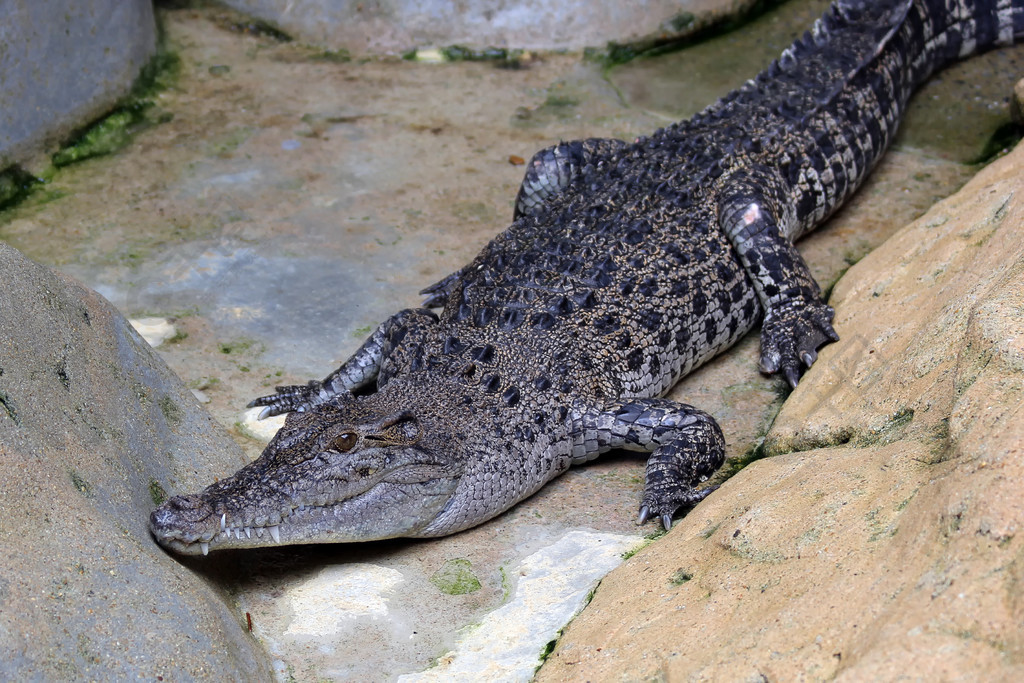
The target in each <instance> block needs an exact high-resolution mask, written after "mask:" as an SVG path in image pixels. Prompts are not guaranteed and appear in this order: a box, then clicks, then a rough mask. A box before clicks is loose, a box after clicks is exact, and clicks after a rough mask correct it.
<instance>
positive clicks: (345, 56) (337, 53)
mask: <svg viewBox="0 0 1024 683" xmlns="http://www.w3.org/2000/svg"><path fill="white" fill-rule="evenodd" d="M313 61H314V62H331V63H334V64H344V63H346V62H351V61H352V55H350V54H349V52H348V50H345V49H341V50H323V51H321V52H318V53H317V54H315V55H313Z"/></svg>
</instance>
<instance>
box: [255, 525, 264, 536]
mask: <svg viewBox="0 0 1024 683" xmlns="http://www.w3.org/2000/svg"><path fill="white" fill-rule="evenodd" d="M256 536H257V537H258V538H263V527H261V526H258V527H256Z"/></svg>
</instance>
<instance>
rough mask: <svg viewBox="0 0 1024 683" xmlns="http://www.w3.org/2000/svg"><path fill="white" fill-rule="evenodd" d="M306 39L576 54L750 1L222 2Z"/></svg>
mask: <svg viewBox="0 0 1024 683" xmlns="http://www.w3.org/2000/svg"><path fill="white" fill-rule="evenodd" d="M224 4H226V5H230V6H231V7H234V8H235V9H238V10H241V11H243V12H247V13H249V14H251V15H253V16H256V17H259V18H260V19H263V20H265V21H268V22H270V23H272V24H274V25H275V26H277V27H279V28H280V29H281V30H283V31H285V32H286V33H288V34H289V35H292V36H293V37H296V38H299V39H300V40H302V41H303V42H307V43H312V44H314V45H320V46H323V47H328V48H331V49H342V48H343V49H347V50H350V51H352V52H353V53H357V54H363V53H377V54H379V53H389V52H391V53H394V52H404V51H406V50H409V49H411V48H414V47H423V46H448V45H453V44H460V45H466V46H469V47H473V48H485V47H512V48H526V49H547V50H551V49H569V50H578V49H582V48H584V47H587V46H595V45H603V44H604V43H606V42H608V41H612V40H615V41H628V40H638V39H640V38H645V37H649V36H652V35H665V34H667V33H672V34H675V33H679V32H685V31H688V30H690V29H691V28H696V27H698V26H700V25H702V24H704V23H705V22H707V21H709V20H713V18H717V17H719V16H721V15H723V14H730V13H733V12H742V11H744V10H745V9H746V8H748V7H749V6H751V5H752V4H753V3H752V2H750V1H749V0H739V1H737V2H723V1H722V0H647V1H645V2H632V3H628V2H615V1H614V0H603V1H602V2H587V1H585V0H470V1H468V2H447V1H445V0H376V1H373V2H363V1H359V0H308V1H307V2H302V3H296V2H291V1H289V0H224Z"/></svg>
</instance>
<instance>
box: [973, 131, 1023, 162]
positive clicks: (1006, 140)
mask: <svg viewBox="0 0 1024 683" xmlns="http://www.w3.org/2000/svg"><path fill="white" fill-rule="evenodd" d="M1020 139H1021V127H1020V126H1018V125H1017V124H1016V123H1014V122H1013V121H1007V122H1006V123H1004V124H1003V125H1001V126H999V128H997V129H996V130H995V132H994V133H992V136H991V137H989V139H988V140H987V141H986V142H985V146H984V147H983V148H982V150H981V153H980V154H979V155H978V156H977V158H975V159H973V160H972V161H971V162H970V163H974V164H986V163H988V162H990V161H994V160H995V159H997V158H998V157H1000V156H1002V155H1003V154H1005V153H1006V152H1008V151H1010V150H1011V149H1013V147H1014V146H1015V145H1016V144H1017V143H1018V142H1020Z"/></svg>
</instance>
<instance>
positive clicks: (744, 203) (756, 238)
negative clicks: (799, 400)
mask: <svg viewBox="0 0 1024 683" xmlns="http://www.w3.org/2000/svg"><path fill="white" fill-rule="evenodd" d="M772 205H773V203H772V202H770V201H768V200H767V198H766V197H765V196H764V195H763V194H762V193H760V192H758V191H757V190H755V189H752V188H751V185H750V184H747V183H739V184H736V185H734V186H733V191H731V192H728V193H727V194H726V195H725V198H724V201H722V202H721V203H720V205H719V224H720V226H721V228H722V230H723V231H724V232H725V234H726V235H728V237H729V240H730V241H731V242H732V244H733V246H734V247H735V248H736V253H737V254H738V255H739V258H740V261H741V262H742V263H743V266H744V268H745V269H746V271H747V274H748V275H749V276H750V279H751V281H752V282H753V284H754V289H755V290H756V291H757V296H758V298H759V299H760V300H761V305H762V307H763V308H764V320H763V321H762V323H761V370H762V371H764V372H766V373H769V374H770V373H775V372H779V371H780V370H781V372H782V375H783V377H785V378H786V381H787V382H789V384H790V386H792V387H793V388H796V385H797V382H799V381H800V375H801V374H802V372H803V369H804V367H805V366H806V367H810V366H811V364H812V363H813V362H814V361H815V360H816V359H817V357H818V347H820V346H821V345H822V344H824V343H826V342H828V341H839V335H837V334H836V331H835V330H834V329H832V318H833V316H834V315H835V311H834V310H833V309H832V307H831V306H829V305H828V304H826V303H825V302H824V301H823V300H822V298H821V289H820V288H819V287H818V283H817V282H815V281H814V277H813V276H812V275H811V271H810V269H809V268H808V267H807V264H806V263H805V262H804V260H803V257H801V256H800V253H799V252H798V251H797V250H796V247H794V246H793V243H792V242H790V241H789V239H788V238H787V237H786V235H785V233H786V231H785V230H783V229H782V221H781V220H780V217H779V216H777V215H775V212H773V209H772Z"/></svg>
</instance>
